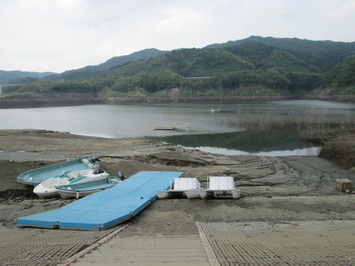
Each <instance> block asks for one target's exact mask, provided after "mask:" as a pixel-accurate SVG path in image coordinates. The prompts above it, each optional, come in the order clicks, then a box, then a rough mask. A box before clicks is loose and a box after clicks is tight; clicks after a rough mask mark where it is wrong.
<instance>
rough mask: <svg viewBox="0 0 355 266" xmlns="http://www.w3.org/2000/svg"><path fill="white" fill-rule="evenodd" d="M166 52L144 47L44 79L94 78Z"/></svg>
mask: <svg viewBox="0 0 355 266" xmlns="http://www.w3.org/2000/svg"><path fill="white" fill-rule="evenodd" d="M165 53H167V52H166V51H160V50H158V49H155V48H150V49H144V50H141V51H138V52H134V53H132V54H130V55H123V56H115V57H112V58H111V59H109V60H107V61H106V62H104V63H102V64H99V65H94V66H86V67H83V68H80V69H74V70H68V71H65V72H63V73H61V74H55V75H50V76H47V77H46V78H45V79H47V80H51V81H80V80H85V79H88V78H94V77H97V76H99V75H100V74H101V73H102V72H104V71H107V70H109V69H111V68H114V67H117V66H120V65H123V64H126V63H129V62H136V61H140V60H146V59H152V58H156V57H158V56H160V55H163V54H165Z"/></svg>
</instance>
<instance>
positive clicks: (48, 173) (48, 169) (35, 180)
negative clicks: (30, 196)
mask: <svg viewBox="0 0 355 266" xmlns="http://www.w3.org/2000/svg"><path fill="white" fill-rule="evenodd" d="M96 161H100V159H99V158H98V157H89V156H85V157H80V158H77V159H74V160H70V161H66V162H62V163H58V164H54V165H48V166H44V167H41V168H36V169H32V170H29V171H26V172H23V173H22V174H20V175H19V176H18V177H17V181H18V182H20V183H22V184H25V185H31V186H36V185H38V184H40V183H42V182H43V181H45V180H47V179H49V178H52V177H54V176H56V175H58V174H61V173H62V172H63V171H66V172H73V171H81V170H88V169H94V168H96V167H98V166H100V165H99V164H96Z"/></svg>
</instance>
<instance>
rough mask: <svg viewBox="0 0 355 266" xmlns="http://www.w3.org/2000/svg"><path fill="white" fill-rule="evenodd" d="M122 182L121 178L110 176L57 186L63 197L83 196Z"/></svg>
mask: <svg viewBox="0 0 355 266" xmlns="http://www.w3.org/2000/svg"><path fill="white" fill-rule="evenodd" d="M121 182H122V179H121V178H117V177H115V176H110V177H108V178H105V179H99V180H94V181H89V182H84V183H79V184H75V183H74V184H68V185H61V186H56V187H55V188H56V189H57V192H58V193H59V195H60V196H61V197H62V198H63V199H73V198H77V199H78V198H82V197H85V196H87V195H90V194H93V193H95V192H98V191H101V190H104V189H108V188H111V187H113V186H115V185H117V184H119V183H121Z"/></svg>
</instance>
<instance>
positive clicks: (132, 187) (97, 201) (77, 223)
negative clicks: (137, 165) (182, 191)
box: [17, 171, 183, 230]
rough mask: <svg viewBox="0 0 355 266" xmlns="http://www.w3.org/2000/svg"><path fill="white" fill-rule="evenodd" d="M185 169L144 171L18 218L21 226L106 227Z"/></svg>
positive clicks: (129, 214)
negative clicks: (79, 197)
mask: <svg viewBox="0 0 355 266" xmlns="http://www.w3.org/2000/svg"><path fill="white" fill-rule="evenodd" d="M182 174H183V172H160V171H141V172H138V173H137V174H135V175H133V176H131V177H130V178H128V179H126V180H125V181H124V182H121V183H120V184H118V185H116V186H114V187H113V188H110V189H107V190H104V191H101V192H97V193H95V194H92V195H89V196H87V197H85V198H83V199H80V200H77V201H75V202H72V203H70V204H68V205H66V206H63V207H62V208H59V209H56V210H52V211H47V212H43V213H39V214H34V215H30V216H25V217H21V218H18V219H17V225H18V226H20V227H39V228H55V229H78V230H105V229H107V228H110V227H112V226H115V225H117V224H119V223H122V222H124V221H126V220H128V219H130V218H131V217H133V216H134V215H136V214H137V213H139V212H140V211H141V210H143V209H144V208H145V207H147V206H148V205H149V204H150V203H151V202H152V201H153V200H154V199H156V197H157V191H160V190H164V189H167V188H169V186H170V182H171V180H172V179H174V178H177V177H180V176H181V175H182Z"/></svg>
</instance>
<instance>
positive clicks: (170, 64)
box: [12, 36, 355, 98]
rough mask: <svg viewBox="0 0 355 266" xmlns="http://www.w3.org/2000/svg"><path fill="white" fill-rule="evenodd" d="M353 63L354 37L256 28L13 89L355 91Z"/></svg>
mask: <svg viewBox="0 0 355 266" xmlns="http://www.w3.org/2000/svg"><path fill="white" fill-rule="evenodd" d="M354 66H355V42H351V43H343V42H332V41H310V40H301V39H297V38H292V39H290V38H281V39H279V38H272V37H259V36H251V37H249V38H247V39H244V40H238V41H229V42H227V43H224V44H212V45H208V46H206V47H204V48H201V49H197V48H192V49H177V50H173V51H169V52H168V51H159V50H157V49H145V50H142V51H139V52H136V53H133V54H131V55H128V56H123V57H113V58H111V59H110V60H108V61H106V62H104V63H102V64H100V65H97V66H87V67H84V68H81V69H77V70H71V71H66V72H64V73H61V74H57V75H50V76H47V77H44V78H42V80H39V81H36V82H34V83H31V84H29V85H28V86H24V87H22V88H20V89H19V90H18V91H16V92H15V93H14V94H16V93H17V94H22V97H23V94H26V93H31V92H33V93H37V94H38V93H40V94H41V93H42V94H43V93H46V94H47V95H48V96H49V95H50V96H49V97H53V95H54V94H60V93H90V94H91V95H92V96H93V97H101V98H102V97H103V98H107V97H127V96H135V97H146V96H150V97H157V96H160V97H175V98H176V97H199V96H292V95H295V96H300V95H316V94H322V95H326V94H327V95H355V80H354V77H355V67H354ZM12 97H15V96H14V95H12Z"/></svg>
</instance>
